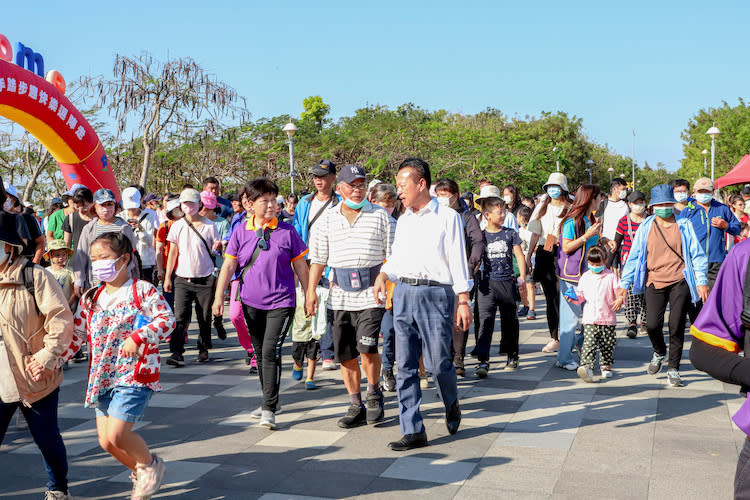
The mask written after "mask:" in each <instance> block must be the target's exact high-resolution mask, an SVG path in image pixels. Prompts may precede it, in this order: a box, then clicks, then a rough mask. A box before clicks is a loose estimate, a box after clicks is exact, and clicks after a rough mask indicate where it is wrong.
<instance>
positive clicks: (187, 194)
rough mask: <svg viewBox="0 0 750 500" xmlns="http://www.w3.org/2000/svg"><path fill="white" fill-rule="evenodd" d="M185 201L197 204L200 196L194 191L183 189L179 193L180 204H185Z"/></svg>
mask: <svg viewBox="0 0 750 500" xmlns="http://www.w3.org/2000/svg"><path fill="white" fill-rule="evenodd" d="M186 201H192V202H193V203H198V202H199V201H201V195H200V194H199V193H198V191H196V190H195V189H192V188H188V189H183V190H182V192H181V193H180V203H185V202H186Z"/></svg>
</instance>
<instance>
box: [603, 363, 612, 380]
mask: <svg viewBox="0 0 750 500" xmlns="http://www.w3.org/2000/svg"><path fill="white" fill-rule="evenodd" d="M612 375H613V373H612V368H611V367H609V366H606V365H605V366H602V378H612Z"/></svg>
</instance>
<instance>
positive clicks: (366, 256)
mask: <svg viewBox="0 0 750 500" xmlns="http://www.w3.org/2000/svg"><path fill="white" fill-rule="evenodd" d="M337 180H338V192H339V194H341V197H342V198H343V200H344V201H343V202H342V203H339V204H338V205H337V207H336V208H334V209H332V210H327V211H326V213H325V214H324V215H323V217H321V219H322V220H321V221H320V222H319V224H318V227H317V228H316V229H315V230H314V231H313V232H312V235H311V238H310V263H311V264H312V265H311V267H310V282H309V284H308V287H307V300H306V305H307V308H306V309H307V314H308V315H310V316H312V315H314V314H316V312H317V309H318V304H317V302H318V296H317V293H316V290H315V287H316V286H317V284H318V282H319V281H320V278H321V276H323V271H324V270H325V268H326V266H330V268H331V270H332V273H331V281H332V282H333V285H332V286H331V291H330V294H329V296H328V308H329V309H330V310H331V311H332V313H333V322H332V331H333V345H334V351H335V353H336V361H338V362H339V363H341V376H342V378H343V379H344V385H346V389H347V391H348V392H349V399H350V403H351V404H350V406H349V409H348V411H347V413H346V415H345V416H344V417H343V418H342V419H340V420H339V421H338V425H339V427H342V428H345V429H348V428H352V427H357V426H359V425H362V424H364V423H365V422H367V423H368V424H373V423H376V422H379V421H381V420H383V403H384V401H383V393H382V392H381V391H380V387H379V381H380V366H381V360H380V354H378V337H379V334H380V323H381V322H382V320H383V314H384V312H385V309H384V308H383V305H382V304H378V303H377V302H376V301H375V298H374V297H373V294H372V286H373V284H374V283H375V278H376V277H377V275H378V274H379V272H380V268H381V265H382V264H383V262H384V261H385V260H386V259H387V258H388V255H389V254H390V251H391V243H392V241H393V233H392V232H391V224H390V216H389V215H388V213H387V212H386V211H385V210H383V209H382V208H381V207H379V206H378V205H373V204H372V203H370V202H369V201H367V199H366V197H365V196H366V194H367V185H366V184H365V171H364V170H363V169H362V167H358V166H356V165H345V166H343V167H342V168H341V171H340V172H339V174H338V178H337ZM394 229H395V228H394ZM360 359H361V360H362V368H361V370H360V366H359V360H360ZM362 371H364V372H365V376H366V377H367V400H366V405H364V404H362V395H361V392H360V386H361V383H362Z"/></svg>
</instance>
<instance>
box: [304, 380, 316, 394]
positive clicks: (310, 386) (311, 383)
mask: <svg viewBox="0 0 750 500" xmlns="http://www.w3.org/2000/svg"><path fill="white" fill-rule="evenodd" d="M317 388H318V386H317V385H315V381H314V380H313V379H311V378H309V379H307V380H305V389H307V390H308V391H314V390H315V389H317Z"/></svg>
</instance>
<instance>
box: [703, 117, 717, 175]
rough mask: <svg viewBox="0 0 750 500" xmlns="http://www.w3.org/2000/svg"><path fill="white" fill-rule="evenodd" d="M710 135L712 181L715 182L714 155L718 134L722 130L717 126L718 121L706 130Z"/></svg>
mask: <svg viewBox="0 0 750 500" xmlns="http://www.w3.org/2000/svg"><path fill="white" fill-rule="evenodd" d="M706 133H707V134H708V135H710V136H711V182H712V183H713V182H714V157H715V156H716V136H718V135H719V134H720V133H721V131H720V130H719V129H718V128H717V127H716V123H714V125H713V126H712V127H711V128H710V129H708V131H707V132H706Z"/></svg>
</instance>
